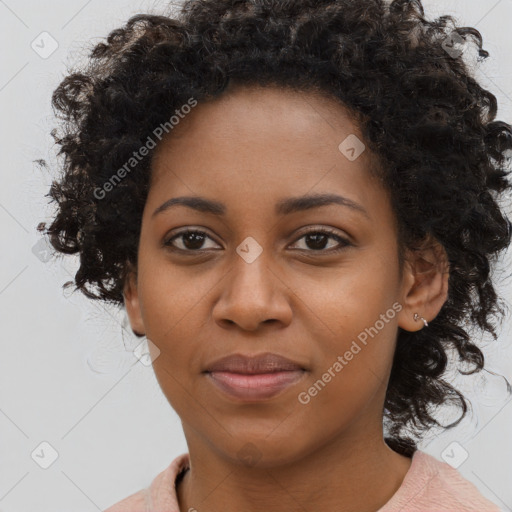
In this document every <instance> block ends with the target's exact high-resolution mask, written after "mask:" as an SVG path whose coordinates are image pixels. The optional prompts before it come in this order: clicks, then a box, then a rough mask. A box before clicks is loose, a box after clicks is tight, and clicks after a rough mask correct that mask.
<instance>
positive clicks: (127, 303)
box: [123, 263, 145, 336]
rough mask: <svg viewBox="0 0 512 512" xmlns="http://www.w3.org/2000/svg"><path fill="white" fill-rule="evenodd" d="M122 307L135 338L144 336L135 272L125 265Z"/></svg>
mask: <svg viewBox="0 0 512 512" xmlns="http://www.w3.org/2000/svg"><path fill="white" fill-rule="evenodd" d="M123 298H124V307H125V309H126V314H127V315H128V319H129V320H130V327H131V328H132V331H133V333H134V334H135V335H136V336H144V335H145V329H144V322H143V321H142V315H141V311H140V302H139V293H138V289H137V270H136V269H135V268H134V267H133V265H132V264H131V263H127V273H126V278H125V284H124V289H123Z"/></svg>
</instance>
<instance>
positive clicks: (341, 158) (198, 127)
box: [150, 86, 382, 205]
mask: <svg viewBox="0 0 512 512" xmlns="http://www.w3.org/2000/svg"><path fill="white" fill-rule="evenodd" d="M346 141H349V142H348V143H345V142H346ZM354 143H355V144H356V145H358V144H359V147H358V148H356V149H358V150H360V151H361V153H360V154H359V156H357V158H356V159H349V158H347V154H346V153H344V151H345V150H346V147H345V146H347V144H348V145H349V146H350V144H352V145H354ZM340 145H341V149H340ZM361 148H364V149H361ZM376 163H378V162H376V159H375V157H374V155H372V154H371V153H370V151H369V150H368V149H367V148H366V146H365V145H364V142H363V137H362V135H361V130H360V127H359V124H358V123H357V121H355V119H354V118H353V116H351V115H350V113H349V111H348V110H347V109H345V107H344V106H343V105H342V104H341V103H340V102H339V101H338V100H336V99H335V98H331V97H329V96H326V95H323V94H321V93H318V92H316V91H311V92H302V91H294V90H291V89H280V88H276V87H259V86H256V87H253V86H250V87H249V86H241V87H240V86H239V87H235V88H232V89H230V90H228V91H227V92H226V93H225V94H223V95H221V96H219V97H218V98H216V99H214V100H211V101H207V102H202V103H199V104H198V105H197V106H196V107H194V108H193V109H192V111H191V112H190V113H188V114H186V115H184V116H183V117H182V119H181V120H180V122H179V123H178V124H177V125H176V126H174V128H173V130H172V131H171V132H170V133H169V135H167V136H166V137H165V138H164V139H163V140H162V142H160V144H159V146H158V147H157V149H156V154H155V157H154V159H153V165H152V184H151V188H150V191H152V195H155V194H156V195H158V196H160V197H163V195H167V196H169V197H170V196H172V195H203V196H205V195H206V196H211V197H219V196H222V197H225V198H229V196H233V197H232V199H233V200H235V199H237V200H239V201H240V200H241V198H243V197H246V198H248V197H253V198H254V197H257V196H259V197H260V198H261V199H263V198H270V197H272V198H273V199H275V200H277V199H278V198H282V197H284V196H286V197H289V196H294V195H295V196H299V195H303V194H305V193H307V192H308V191H312V192H331V191H336V190H338V191H340V192H345V195H350V194H352V198H353V199H354V200H359V201H364V200H365V197H364V196H368V195H369V194H370V192H372V193H375V192H376V190H373V191H370V189H371V188H373V189H375V187H378V188H380V184H379V183H377V182H375V179H374V177H373V173H372V172H371V171H372V170H373V168H374V166H375V165H376ZM380 193H382V190H380ZM169 197H167V198H166V199H168V198H169ZM366 199H367V200H371V198H370V197H367V198H366ZM227 201H228V202H229V199H227ZM259 204H260V205H261V204H262V203H261V202H260V203H259Z"/></svg>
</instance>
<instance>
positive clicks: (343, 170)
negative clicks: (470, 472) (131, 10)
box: [40, 0, 512, 512]
mask: <svg viewBox="0 0 512 512" xmlns="http://www.w3.org/2000/svg"><path fill="white" fill-rule="evenodd" d="M450 22H451V23H453V20H452V19H451V18H449V17H442V18H439V19H437V20H435V21H428V20H426V19H425V18H424V12H423V8H422V5H421V3H420V2H419V1H406V0H398V1H394V2H391V3H390V4H388V3H385V2H383V1H382V0H364V1H361V0H357V1H355V0H339V1H315V2H314V1H312V0H308V1H302V2H291V1H284V0H252V1H249V0H239V1H226V0H189V1H188V2H185V3H184V4H183V7H182V10H181V11H180V12H179V13H177V14H175V15H171V14H169V15H168V16H154V15H138V16H135V17H133V18H131V19H130V20H129V21H128V23H127V24H126V25H125V26H124V27H121V28H119V29H117V30H115V31H113V32H112V33H111V34H110V35H109V37H108V40H107V41H106V42H105V43H99V44H97V45H96V47H95V48H94V50H93V52H92V54H91V60H90V63H89V65H88V66H87V67H86V68H85V69H83V70H78V71H76V72H74V73H72V74H70V75H69V76H67V77H66V78H65V79H64V81H63V82H62V83H61V84H60V86H59V87H58V88H57V90H56V91H55V92H54V96H53V104H54V106H55V108H56V109H57V110H58V112H59V114H60V115H61V116H62V117H63V119H64V122H63V124H62V130H61V132H60V133H57V134H56V135H55V137H56V140H57V142H58V143H59V144H60V146H61V154H62V155H64V157H65V160H64V164H63V166H64V171H65V172H64V174H63V175H62V176H61V177H60V178H59V179H58V180H56V181H55V182H54V183H53V185H52V188H51V191H50V196H51V198H52V199H53V200H54V201H56V203H57V204H58V208H59V209H58V212H57V214H56V217H55V219H54V220H53V222H52V224H51V226H50V227H49V228H47V229H46V227H45V226H44V225H41V226H40V229H41V230H46V233H47V234H48V235H49V236H50V237H51V241H52V244H53V246H54V247H55V249H57V250H58V251H60V252H63V253H68V254H74V253H79V254H80V269H79V271H78V272H77V274H76V276H75V285H76V288H77V289H80V290H81V291H82V292H83V293H85V294H86V295H87V296H88V297H90V298H91V299H97V300H105V301H109V302H113V303H115V304H118V305H119V306H122V307H125V308H126V312H127V314H128V317H129V320H130V324H131V328H132V330H133V331H134V332H135V333H136V334H137V335H138V336H146V338H147V340H148V345H149V350H150V358H151V361H152V364H153V367H154V370H155V373H156V376H157V379H158V381H159V383H160V386H161V388H162V391H163V393H164V394H165V396H166V397H167V399H168V401H169V403H170V405H171V406H172V407H173V408H174V409H175V410H176V412H177V413H178V414H179V416H180V418H181V421H182V424H183V429H184V433H185V437H186V440H187V446H188V448H189V453H186V454H182V455H180V456H179V457H177V458H176V459H175V460H174V461H172V463H171V464H170V465H169V467H168V468H167V469H166V470H165V471H163V472H162V473H161V474H159V475H158V476H156V478H155V479H154V480H153V482H152V484H151V485H150V486H149V487H148V488H147V489H144V490H141V491H139V492H136V493H134V494H133V495H131V496H129V497H128V498H126V499H125V500H122V501H121V502H119V503H117V504H115V505H113V506H111V507H110V508H109V509H108V512H120V511H130V512H135V511H143V510H145V511H147V510H151V511H154V512H178V511H182V512H183V511H193V510H198V511H199V512H207V511H220V510H222V511H228V512H229V511H234V510H245V511H251V512H256V511H265V512H271V511H274V510H287V511H303V510H309V511H313V510H344V511H358V512H361V511H368V512H370V511H372V512H373V511H377V510H379V511H381V512H391V511H395V510H427V509H428V510H457V511H461V510H464V511H465V510H468V511H469V510H475V511H476V510H478V511H482V510H489V511H491V510H498V508H497V507H496V505H494V504H493V503H491V502H490V501H489V500H487V499H486V498H484V497H483V496H482V495H481V494H480V493H479V492H478V490H477V489H476V487H475V486H474V485H473V484H471V483H470V482H469V481H467V480H465V479H463V478H462V476H461V475H460V474H459V473H458V472H457V470H456V469H454V468H453V467H451V466H450V465H448V464H447V463H445V462H441V461H438V460H437V459H435V458H434V457H431V456H430V455H428V454H426V453H425V452H422V451H420V450H418V449H417V442H418V441H419V440H420V439H421V438H422V435H423V434H424V433H425V432H426V431H427V430H428V429H429V428H430V427H432V426H433V425H439V423H438V422H437V420H436V419H435V414H434V412H435V408H436V407H438V406H440V405H442V404H450V403H451V404H454V405H456V406H458V407H460V408H461V409H462V415H461V417H460V418H459V420H458V421H456V422H455V423H453V424H451V425H448V426H447V428H449V427H452V426H454V425H456V424H458V423H459V422H460V420H461V419H462V417H463V416H464V414H465V412H466V408H467V405H466V401H465V399H464V397H463V395H462V394H461V393H460V392H459V391H457V390H456V389H454V388H453V387H452V386H451V385H450V384H448V383H447V382H446V381H444V380H443V379H442V375H443V372H444V371H445V369H446V367H447V354H448V350H449V349H450V348H455V349H456V350H457V351H458V354H459V356H460V361H461V362H463V363H469V364H470V365H471V366H472V371H473V372H475V371H480V370H482V368H483V365H484V358H483V354H482V352H481V351H480V349H479V348H478V347H477V346H476V344H475V343H473V342H472V340H471V338H470V336H469V330H470V328H473V327H477V328H480V329H481V330H482V331H487V332H489V333H491V334H492V335H493V336H494V337H496V333H495V328H494V326H493V324H492V318H493V316H498V315H499V314H500V313H502V310H501V308H500V306H499V303H498V297H497V295H496V292H495V288H494V285H493V281H492V275H491V264H492V263H493V262H494V260H495V258H496V257H497V256H498V255H499V254H500V253H501V252H502V251H503V250H504V249H506V248H507V247H508V245H509V243H510V236H511V230H510V221H509V220H508V219H507V217H506V215H505V213H504V210H502V209H501V207H500V205H499V200H500V198H501V197H502V196H503V195H504V194H505V193H506V192H507V191H508V190H509V189H510V186H511V184H510V181H508V175H507V169H506V167H505V164H506V158H505V151H506V150H507V149H510V148H511V147H512V127H511V126H510V125H509V124H506V123H504V122H501V121H495V120H494V119H495V116H496V111H497V105H496V99H495V97H494V96H493V95H492V94H491V93H490V92H489V91H486V90H484V89H483V88H482V87H481V86H480V85H479V84H478V83H477V82H476V81H475V79H474V78H473V77H472V76H471V74H470V72H469V70H468V67H467V65H466V63H465V62H464V61H463V60H462V57H461V54H460V51H459V50H458V44H459V43H460V42H461V41H462V42H464V41H465V38H467V44H470V43H472V42H473V43H474V42H476V43H477V44H478V49H479V55H480V56H481V57H486V56H487V55H488V54H487V52H486V51H485V50H483V49H482V41H481V36H480V34H479V33H478V31H476V30H475V29H473V28H456V29H455V30H452V28H450V26H449V23H450ZM383 432H384V433H385V435H383Z"/></svg>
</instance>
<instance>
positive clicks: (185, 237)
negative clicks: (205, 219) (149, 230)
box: [164, 229, 212, 252]
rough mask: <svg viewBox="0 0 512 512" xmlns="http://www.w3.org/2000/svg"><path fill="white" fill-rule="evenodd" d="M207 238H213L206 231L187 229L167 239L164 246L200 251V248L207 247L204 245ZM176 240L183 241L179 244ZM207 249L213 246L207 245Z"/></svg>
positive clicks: (179, 249)
mask: <svg viewBox="0 0 512 512" xmlns="http://www.w3.org/2000/svg"><path fill="white" fill-rule="evenodd" d="M207 239H210V240H212V238H210V237H209V236H208V235H207V234H206V233H205V232H204V231H199V230H194V229H187V230H185V231H181V232H179V233H176V234H175V235H173V236H172V237H171V238H169V239H168V240H166V241H165V242H164V246H166V247H170V248H171V249H176V250H178V251H185V252H187V251H188V252H198V251H199V250H202V249H203V250H204V249H205V248H204V247H203V245H204V243H205V241H206V240H207ZM175 240H179V241H180V242H181V243H180V244H179V245H178V246H177V245H176V244H175V243H174V241H175ZM206 249H211V247H207V248H206Z"/></svg>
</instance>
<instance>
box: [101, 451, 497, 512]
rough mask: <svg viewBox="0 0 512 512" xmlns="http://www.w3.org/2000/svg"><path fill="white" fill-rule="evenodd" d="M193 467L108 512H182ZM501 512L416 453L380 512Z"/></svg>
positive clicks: (183, 465)
mask: <svg viewBox="0 0 512 512" xmlns="http://www.w3.org/2000/svg"><path fill="white" fill-rule="evenodd" d="M189 468H190V466H189V454H188V453H183V454H181V455H179V456H178V457H176V458H175V459H174V460H173V461H172V462H171V464H170V465H169V466H168V467H167V468H166V469H164V470H163V471H162V472H161V473H160V474H159V475H158V476H157V477H155V479H154V480H153V482H152V483H151V485H150V486H149V487H148V488H146V489H142V490H140V491H139V492H136V493H135V494H132V495H131V496H128V497H127V498H125V499H124V500H122V501H120V502H118V503H116V504H115V505H112V506H111V507H110V508H108V509H107V510H105V511H104V512H180V509H179V505H178V498H177V495H176V487H175V485H176V478H177V476H178V475H179V474H180V473H181V472H185V471H186V470H188V469H189ZM399 511H402V512H427V511H429V512H433V511H435V512H439V511H444V512H448V511H449V512H500V509H499V508H498V506H496V505H495V504H494V503H492V502H491V501H489V500H487V499H486V498H484V497H483V496H482V495H481V494H480V492H479V491H478V489H477V488H476V487H475V485H473V484H472V483H471V482H470V481H469V480H466V479H465V478H463V477H462V476H461V474H460V473H459V472H458V471H457V470H456V469H454V468H452V467H451V466H450V465H449V464H447V463H446V462H440V461H439V460H437V459H436V458H434V457H432V456H431V455H429V454H428V453H426V452H422V451H420V450H416V451H415V452H414V455H413V457H412V462H411V466H410V468H409V471H407V474H406V475H405V478H404V480H403V482H402V485H401V486H400V488H399V489H398V490H397V491H396V492H395V494H394V495H393V496H392V497H391V499H390V500H389V501H388V502H387V503H386V504H385V505H384V506H382V507H381V508H380V509H379V510H377V511H376V512H399Z"/></svg>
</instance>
